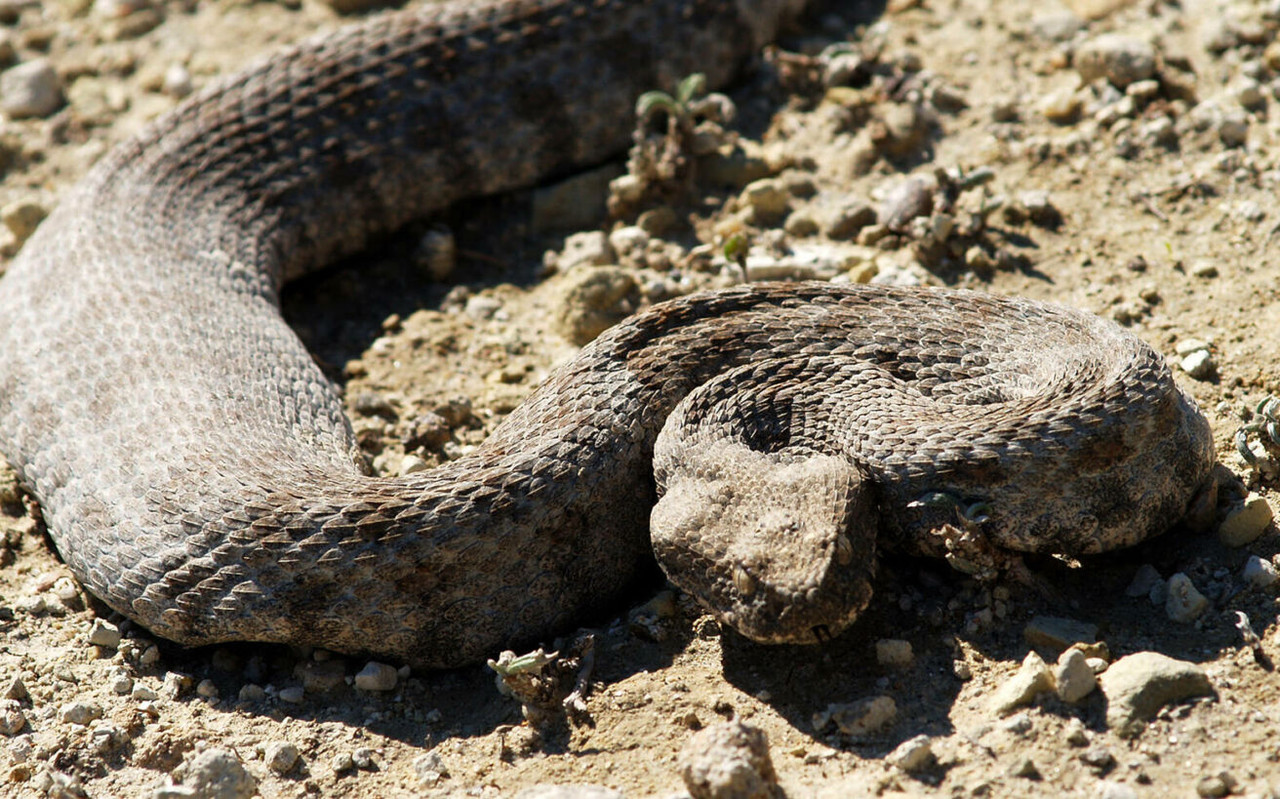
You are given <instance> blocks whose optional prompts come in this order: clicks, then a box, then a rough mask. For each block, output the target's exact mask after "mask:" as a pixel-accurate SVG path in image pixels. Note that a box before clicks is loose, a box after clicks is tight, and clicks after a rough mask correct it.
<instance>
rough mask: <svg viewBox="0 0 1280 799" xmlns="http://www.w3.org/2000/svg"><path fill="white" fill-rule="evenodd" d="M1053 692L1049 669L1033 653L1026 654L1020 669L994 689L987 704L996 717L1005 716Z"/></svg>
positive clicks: (1051, 676)
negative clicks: (1047, 692) (1040, 696)
mask: <svg viewBox="0 0 1280 799" xmlns="http://www.w3.org/2000/svg"><path fill="white" fill-rule="evenodd" d="M1051 690H1053V675H1051V674H1050V673H1049V667H1048V666H1046V665H1045V662H1044V660H1043V659H1042V658H1041V657H1040V656H1039V655H1037V654H1036V653H1035V652H1028V653H1027V656H1026V658H1024V659H1023V661H1022V667H1021V668H1019V669H1018V672H1017V674H1014V675H1013V676H1012V677H1010V678H1009V679H1007V680H1005V681H1004V683H1003V684H1002V685H1001V686H1000V687H999V688H997V689H996V691H995V693H994V694H993V695H992V697H991V700H990V702H989V705H990V708H991V711H992V712H993V713H995V714H996V715H997V716H1007V715H1009V714H1010V713H1012V712H1013V711H1015V710H1017V709H1018V708H1020V707H1023V706H1025V705H1029V704H1031V703H1032V702H1034V701H1035V698H1036V696H1038V695H1039V694H1042V693H1044V692H1046V691H1051Z"/></svg>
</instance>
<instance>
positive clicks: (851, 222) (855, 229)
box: [822, 200, 876, 241]
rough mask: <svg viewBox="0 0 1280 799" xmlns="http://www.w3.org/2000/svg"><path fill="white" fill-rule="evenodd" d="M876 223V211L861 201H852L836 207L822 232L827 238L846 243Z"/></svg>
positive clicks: (828, 217)
mask: <svg viewBox="0 0 1280 799" xmlns="http://www.w3.org/2000/svg"><path fill="white" fill-rule="evenodd" d="M875 223H876V210H875V209H874V208H872V207H871V206H870V205H867V204H866V203H865V202H862V201H861V200H852V201H850V202H847V203H844V204H842V205H840V206H838V207H836V208H835V210H833V211H832V212H831V213H830V214H829V215H828V216H827V219H826V223H825V225H824V226H823V230H822V232H823V233H825V234H826V235H827V238H830V239H834V240H835V241H845V240H847V239H852V238H854V237H856V236H857V235H858V233H859V232H861V231H862V229H863V228H865V227H868V226H870V225H874V224H875Z"/></svg>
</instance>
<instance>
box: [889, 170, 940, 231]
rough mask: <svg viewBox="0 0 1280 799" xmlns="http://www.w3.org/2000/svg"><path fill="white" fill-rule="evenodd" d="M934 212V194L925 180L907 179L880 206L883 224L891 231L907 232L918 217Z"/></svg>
mask: <svg viewBox="0 0 1280 799" xmlns="http://www.w3.org/2000/svg"><path fill="white" fill-rule="evenodd" d="M931 211H933V192H932V191H931V190H930V188H929V182H928V181H926V180H925V179H924V178H919V177H916V178H907V179H906V180H904V181H902V182H901V183H898V184H897V185H895V186H894V187H893V188H891V189H889V192H888V193H887V194H886V195H885V197H884V202H883V203H882V204H881V206H880V214H879V219H880V221H881V224H883V225H884V226H885V227H887V228H889V229H890V230H897V231H901V230H905V229H906V227H907V224H908V223H909V222H910V221H911V220H912V219H915V218H916V217H918V216H927V215H928V214H929V213H930V212H931Z"/></svg>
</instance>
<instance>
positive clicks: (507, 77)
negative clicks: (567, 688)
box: [0, 0, 1213, 666]
mask: <svg viewBox="0 0 1280 799" xmlns="http://www.w3.org/2000/svg"><path fill="white" fill-rule="evenodd" d="M801 4H802V0H801V2H797V0H646V1H644V2H639V1H637V0H572V1H570V0H499V1H498V2H496V3H493V4H484V5H477V4H474V3H470V4H451V5H445V6H432V7H429V8H427V9H425V10H421V11H413V12H407V13H397V14H391V15H386V16H380V17H376V18H374V19H372V20H370V21H368V22H365V23H363V24H359V25H356V26H355V27H351V28H346V29H343V30H340V31H338V32H336V33H333V34H331V35H328V36H326V37H323V38H319V39H315V40H311V41H308V42H305V43H303V44H301V45H299V46H297V47H294V48H292V49H289V50H287V51H285V52H283V53H281V54H278V55H276V56H273V57H271V58H270V59H268V60H266V61H264V62H263V63H261V64H259V65H258V66H255V67H252V68H250V69H249V70H248V71H246V72H244V73H242V74H240V75H237V76H234V77H231V78H229V79H227V80H223V81H221V82H219V83H217V84H216V85H214V86H212V87H211V88H209V89H208V90H206V91H203V92H201V93H200V94H199V95H198V96H196V97H195V98H193V99H191V100H190V101H188V102H185V103H183V104H182V105H180V106H179V107H178V108H177V109H176V110H175V111H173V112H172V113H170V114H168V115H166V116H164V117H162V118H161V119H160V120H158V121H157V122H155V123H154V124H153V125H151V126H150V127H149V128H148V129H147V130H146V131H144V132H143V133H142V134H140V135H139V136H137V137H136V138H134V139H133V140H131V141H129V142H127V143H125V144H124V145H122V146H120V147H118V148H116V149H115V150H113V151H112V152H110V153H109V154H108V155H107V156H106V157H104V158H103V159H102V161H101V162H100V163H99V164H98V165H97V166H96V167H95V168H94V169H93V170H92V171H91V173H90V174H89V176H88V177H87V178H86V179H85V180H84V181H83V182H82V183H80V184H79V185H78V186H77V187H76V188H74V189H73V190H71V191H70V192H69V193H68V194H67V196H65V197H64V198H62V200H61V202H60V203H59V205H58V206H57V208H56V209H55V210H54V211H53V213H52V214H51V215H50V216H49V218H48V219H47V220H45V222H44V223H43V224H42V225H41V226H40V228H39V229H38V230H37V231H36V233H35V234H34V236H33V237H32V238H31V239H30V240H29V241H28V242H27V243H26V245H25V247H24V248H23V250H22V252H21V254H20V256H19V257H18V258H17V259H16V260H15V262H14V263H13V264H12V266H11V267H10V269H9V271H8V274H7V275H5V277H4V279H3V280H0V320H2V323H0V353H3V361H2V362H0V452H3V454H4V456H5V457H7V458H8V459H9V460H10V462H11V463H12V464H14V466H15V467H16V468H17V470H18V472H19V474H20V476H21V478H22V480H23V481H24V483H25V484H26V485H27V486H29V487H30V489H31V490H32V492H33V493H34V495H35V497H36V498H37V499H38V500H39V502H40V505H41V507H42V509H43V514H44V519H45V521H46V522H47V524H48V528H49V531H50V534H51V536H52V538H53V541H54V543H55V544H56V546H57V548H58V551H59V552H60V554H61V555H62V557H63V559H64V560H65V561H66V563H67V564H68V566H69V567H70V568H71V570H72V571H73V572H74V574H75V575H76V577H77V578H78V579H79V580H80V581H81V582H82V583H83V584H84V585H85V587H86V588H88V590H89V591H91V592H92V593H93V594H95V595H96V596H98V597H100V598H101V599H102V600H103V601H104V602H105V603H106V604H107V605H109V606H110V607H112V608H114V609H115V610H117V611H119V612H120V613H123V614H124V615H126V616H128V617H129V618H132V619H134V620H136V621H137V622H139V623H140V624H142V625H143V626H145V627H148V628H150V629H151V630H152V631H154V632H155V633H158V634H160V635H163V636H166V637H168V638H171V639H173V640H175V641H179V642H183V643H188V644H205V643H212V642H218V641H228V640H250V641H279V642H288V643H293V644H304V645H317V646H324V647H328V648H330V649H334V650H338V651H343V652H372V653H377V654H382V655H390V656H393V657H396V658H400V659H403V660H405V661H408V662H410V663H413V664H417V665H422V666H451V665H456V664H460V663H466V662H470V661H474V660H477V659H479V658H483V657H485V656H486V655H490V654H492V653H494V652H495V651H496V650H497V649H498V648H500V647H502V646H505V645H510V644H514V643H519V642H527V641H531V640H535V639H538V638H540V637H543V636H546V635H549V634H551V633H553V632H554V631H557V630H561V629H564V628H565V627H566V626H567V625H570V624H571V623H573V622H575V621H577V620H579V619H580V618H582V617H583V615H584V614H587V613H589V612H591V611H595V612H597V613H598V612H600V610H601V609H603V608H607V607H609V606H611V605H612V604H613V603H615V602H616V600H618V599H619V598H620V597H621V596H622V594H623V592H624V591H625V590H626V589H627V587H628V586H629V585H630V584H631V583H632V582H633V579H634V578H635V577H636V576H637V575H638V574H641V573H642V572H643V571H644V570H645V564H647V563H650V562H651V559H650V558H651V555H650V549H651V547H650V544H649V540H648V537H647V530H648V527H649V521H650V515H651V509H652V508H653V506H654V503H655V500H656V499H657V492H658V491H662V492H664V493H663V498H662V500H661V502H660V504H658V506H657V508H656V510H653V511H652V517H653V527H654V533H655V544H654V546H653V549H655V550H656V551H657V553H658V555H659V556H660V558H662V560H663V563H664V566H665V567H666V568H667V569H668V571H669V572H670V574H671V577H672V579H673V580H675V581H676V582H677V583H678V584H681V585H683V586H685V587H687V588H688V589H689V590H691V591H694V592H695V593H697V594H698V595H699V596H700V597H702V598H703V599H704V600H705V601H708V602H711V603H714V604H718V605H719V607H720V609H721V612H722V614H723V616H724V618H725V619H726V620H728V621H730V622H732V623H735V624H737V625H738V626H739V627H740V628H741V629H742V630H743V631H744V632H746V633H747V634H748V635H752V636H753V637H756V638H759V639H761V640H811V639H812V638H813V637H814V636H815V631H822V632H832V633H833V632H836V631H838V629H839V628H840V627H842V626H843V625H845V624H846V623H848V621H849V620H851V619H852V617H853V616H854V615H856V613H857V611H858V610H860V609H861V607H862V606H863V605H864V604H865V602H866V600H867V598H868V596H869V592H870V588H869V583H868V578H869V576H870V573H871V569H872V564H873V563H874V551H875V545H876V543H877V536H879V540H880V541H881V542H887V543H888V544H890V545H892V546H896V547H899V548H903V549H907V550H915V551H923V552H928V553H932V554H939V553H940V552H941V551H942V548H943V546H944V542H943V539H944V538H945V536H943V535H942V533H944V532H945V531H946V530H948V529H953V528H955V527H956V525H962V526H963V525H970V526H974V525H976V526H977V527H978V528H979V529H980V533H981V535H982V536H984V537H985V539H986V540H988V541H989V542H991V543H992V545H994V546H997V547H1007V548H1012V549H1016V550H1030V551H1051V552H1062V553H1068V554H1079V553H1089V552H1097V551H1101V550H1104V549H1108V548H1111V547H1116V546H1123V545H1126V544H1131V543H1133V542H1135V541H1137V540H1139V539H1141V538H1143V537H1145V536H1147V535H1150V534H1153V533H1155V532H1158V531H1160V530H1162V529H1164V528H1166V527H1168V525H1169V524H1170V522H1171V521H1172V520H1173V519H1175V518H1177V517H1179V516H1180V515H1181V514H1182V513H1183V512H1184V510H1185V509H1186V507H1187V504H1188V502H1189V499H1190V497H1191V496H1192V494H1193V492H1194V491H1195V489H1196V488H1197V486H1199V485H1200V483H1201V482H1202V481H1203V480H1204V479H1205V476H1206V474H1207V472H1208V469H1209V465H1210V463H1211V462H1212V459H1213V451H1212V443H1211V440H1210V437H1209V432H1208V427H1207V424H1206V422H1205V421H1204V419H1203V417H1201V416H1200V415H1199V413H1198V412H1197V411H1196V410H1195V407H1194V404H1193V403H1192V402H1191V401H1190V400H1189V399H1187V398H1186V397H1185V396H1184V395H1183V394H1182V393H1181V392H1180V391H1179V390H1178V389H1177V388H1176V386H1175V385H1174V384H1173V381H1172V378H1171V376H1170V374H1169V371H1168V369H1167V368H1166V367H1165V365H1164V363H1163V360H1162V359H1161V358H1160V357H1159V356H1158V355H1157V354H1156V353H1154V352H1153V351H1152V350H1150V349H1149V348H1148V347H1146V346H1145V345H1143V344H1142V343H1141V342H1139V341H1138V340H1137V339H1136V338H1135V337H1133V336H1131V335H1129V334H1128V333H1125V332H1123V331H1121V330H1120V329H1119V328H1117V327H1115V326H1114V325H1111V324H1109V323H1105V322H1103V321H1101V320H1099V319H1097V318H1095V317H1092V316H1089V315H1086V314H1082V313H1079V312H1075V311H1070V310H1066V309H1063V308H1058V307H1053V306H1046V305H1040V304H1036V303H1032V302H1028V301H1022V300H1003V299H996V298H989V297H984V296H981V295H978V294H972V293H965V292H954V293H947V292H940V291H939V292H934V291H928V290H911V289H893V288H887V287H843V288H842V287H837V286H832V285H824V284H810V283H806V284H797V285H777V284H768V285H747V286H742V287H737V288H732V289H727V290H723V291H720V292H715V293H709V294H698V295H694V296H689V297H686V298H682V299H677V300H674V301H672V302H669V303H666V304H662V305H659V306H656V307H654V308H652V309H651V310H648V311H646V312H644V313H641V314H639V315H637V316H636V317H634V318H633V319H631V320H629V321H627V322H624V323H623V324H621V325H620V326H618V327H616V328H614V329H613V330H611V331H609V332H607V333H605V334H604V335H603V336H601V337H600V338H599V339H598V340H597V341H595V342H594V343H592V344H590V345H589V346H587V347H586V348H585V349H584V350H583V351H582V352H581V354H580V355H579V356H578V357H577V358H576V359H575V360H574V361H573V362H572V363H571V364H569V365H568V366H567V367H565V368H564V369H563V370H562V371H560V372H558V373H557V374H555V375H554V376H552V377H551V378H550V379H549V380H548V381H547V382H546V383H545V384H544V385H543V386H542V387H541V388H540V389H539V390H538V391H537V392H536V393H535V394H534V395H533V396H532V397H531V398H530V399H529V400H528V401H527V402H526V403H525V404H523V405H522V406H521V407H520V408H518V409H517V410H516V411H515V412H513V413H512V414H511V415H510V417H509V418H508V419H507V420H506V421H505V422H504V423H503V424H502V425H501V426H500V427H499V428H498V429H497V430H496V431H495V432H494V433H493V435H492V436H491V437H490V438H489V440H488V441H487V442H485V444H484V445H483V446H481V447H479V448H478V449H477V450H476V451H475V452H473V453H471V454H469V455H466V456H465V457H462V458H460V459H458V460H455V461H452V462H449V463H447V464H445V465H444V466H442V467H440V468H438V469H435V470H432V471H429V472H426V473H419V474H414V475H410V476H407V477H402V478H396V479H380V478H372V477H368V476H365V475H363V474H362V473H361V472H360V471H359V469H358V468H357V467H356V465H355V458H354V446H355V445H354V439H353V435H352V432H351V427H350V424H349V422H348V421H347V420H346V418H345V417H344V415H343V414H342V411H341V408H340V403H339V400H338V398H337V395H336V393H335V391H334V390H333V389H332V387H331V386H330V384H329V383H328V382H327V381H326V379H325V378H324V377H323V375H322V374H321V372H320V371H319V369H318V368H317V367H316V365H315V364H314V363H313V362H312V359H311V358H310V357H309V356H308V354H307V352H306V351H305V350H304V348H303V347H302V345H301V344H300V342H299V341H298V339H297V338H296V337H295V336H294V334H293V333H292V331H290V330H289V329H288V328H287V327H286V325H285V324H284V322H283V321H282V320H281V317H280V314H279V310H278V303H277V295H278V292H279V290H280V287H281V285H282V284H283V282H284V281H285V280H287V279H289V278H291V277H293V276H295V275H298V274H300V273H302V272H303V271H305V270H307V269H309V268H312V267H314V266H315V265H318V264H322V263H324V262H326V261H331V260H332V259H334V258H335V257H337V256H339V255H342V254H344V253H349V252H352V251H354V250H357V249H359V248H360V247H361V246H362V245H363V244H364V243H365V242H366V241H368V240H369V238H370V237H371V236H373V235H376V234H377V233H379V232H381V231H385V230H389V229H391V228H394V227H396V226H398V225H401V224H403V223H404V222H406V221H407V220H409V219H411V218H414V217H420V216H422V215H424V214H427V213H430V212H432V211H436V210H439V209H441V208H443V207H445V206H446V205H448V204H450V203H452V202H454V201H455V200H457V199H459V198H462V197H465V196H473V195H478V194H488V193H493V192H497V191H502V190H505V189H509V188H512V187H516V186H524V185H528V184H529V183H531V182H532V181H535V180H537V179H539V178H541V177H543V176H546V175H551V174H555V173H558V172H563V171H564V170H566V169H569V168H572V167H575V166H579V165H583V164H589V163H593V162H596V161H599V160H600V159H602V158H603V157H605V156H607V155H608V154H610V153H612V152H615V151H616V150H617V149H618V148H619V146H620V145H622V144H624V143H625V141H626V135H627V131H626V130H625V129H622V127H620V126H619V120H623V119H626V118H628V117H629V115H630V111H631V104H632V102H633V98H634V97H635V96H636V95H637V94H638V93H640V92H641V91H643V90H645V89H649V88H652V87H655V86H663V85H672V84H673V83H674V82H675V81H676V79H678V78H679V77H680V76H683V75H685V74H688V73H692V72H694V71H695V70H701V71H704V72H706V73H707V75H708V77H709V82H710V83H711V84H712V85H719V84H723V83H724V82H725V81H726V80H727V79H728V78H729V76H730V75H731V74H732V71H733V69H734V67H735V66H736V65H737V64H739V63H740V62H741V61H742V60H743V58H744V57H746V56H748V55H750V54H751V53H753V52H755V51H756V50H757V48H759V47H760V46H761V45H762V44H763V43H764V42H765V41H767V40H768V39H769V38H770V37H772V36H773V34H774V32H775V29H776V27H777V25H778V24H779V21H780V20H782V19H784V18H785V17H786V16H787V15H788V14H789V13H791V12H792V11H794V10H795V9H794V8H792V7H793V6H799V5H801ZM623 127H625V126H623ZM734 418H737V419H738V421H736V422H734V421H731V420H732V419H734ZM660 431H661V435H660ZM655 441H656V442H657V447H656V450H657V451H656V455H657V462H656V465H655V463H654V457H655ZM717 456H720V457H721V458H722V459H720V460H717V459H716V458H717ZM682 464H683V465H682ZM655 475H656V479H655ZM926 496H927V497H944V498H950V500H949V501H950V503H951V505H950V506H948V501H943V502H941V503H940V504H939V503H938V502H923V501H921V498H922V497H926ZM975 503H984V507H985V511H984V513H983V515H982V517H981V518H980V519H974V518H968V519H966V518H962V516H963V514H962V513H961V510H962V509H963V508H964V507H974V506H975ZM958 508H959V509H961V510H958ZM877 517H878V518H879V521H878V523H877V521H876V518H877ZM971 532H972V531H971ZM940 536H941V537H940Z"/></svg>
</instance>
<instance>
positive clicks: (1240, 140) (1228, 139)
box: [1218, 108, 1249, 147]
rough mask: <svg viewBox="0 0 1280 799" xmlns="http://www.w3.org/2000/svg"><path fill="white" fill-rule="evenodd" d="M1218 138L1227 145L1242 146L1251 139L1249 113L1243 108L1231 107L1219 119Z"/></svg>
mask: <svg viewBox="0 0 1280 799" xmlns="http://www.w3.org/2000/svg"><path fill="white" fill-rule="evenodd" d="M1218 138H1219V139H1221V140H1222V143H1223V144H1225V145H1226V146H1227V147H1242V146H1244V145H1245V143H1247V142H1248V141H1249V113H1248V112H1247V111H1245V110H1244V109H1243V108H1233V109H1229V110H1228V111H1226V112H1225V113H1223V115H1222V118H1221V119H1219V120H1218Z"/></svg>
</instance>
